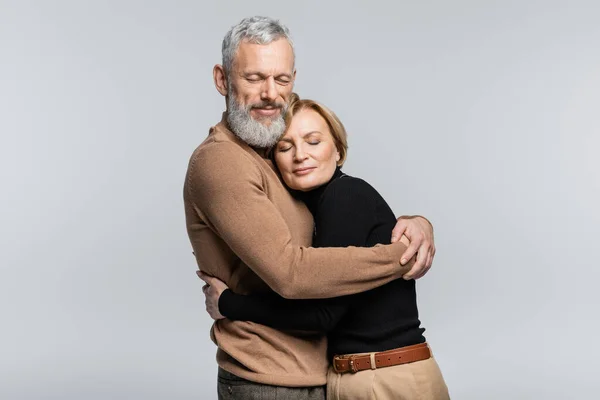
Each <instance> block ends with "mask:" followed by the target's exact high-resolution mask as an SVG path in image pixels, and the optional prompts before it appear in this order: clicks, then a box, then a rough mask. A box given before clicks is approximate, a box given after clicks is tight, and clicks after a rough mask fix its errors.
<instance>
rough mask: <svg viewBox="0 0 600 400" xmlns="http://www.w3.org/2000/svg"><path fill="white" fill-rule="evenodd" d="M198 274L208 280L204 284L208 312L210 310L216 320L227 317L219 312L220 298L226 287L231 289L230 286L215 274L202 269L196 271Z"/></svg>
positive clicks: (209, 313)
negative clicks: (209, 273)
mask: <svg viewBox="0 0 600 400" xmlns="http://www.w3.org/2000/svg"><path fill="white" fill-rule="evenodd" d="M196 275H198V278H200V279H202V280H203V281H204V282H206V285H204V286H202V291H203V292H204V296H205V297H206V300H205V302H204V303H205V304H206V312H208V315H210V317H211V318H212V319H214V320H215V321H216V320H219V319H223V318H225V317H224V316H223V315H222V314H221V313H220V312H219V298H220V297H221V293H223V291H224V290H225V289H229V286H227V285H226V284H225V283H224V282H223V281H221V280H219V279H217V278H215V277H214V276H210V275H207V274H205V273H204V272H202V271H196Z"/></svg>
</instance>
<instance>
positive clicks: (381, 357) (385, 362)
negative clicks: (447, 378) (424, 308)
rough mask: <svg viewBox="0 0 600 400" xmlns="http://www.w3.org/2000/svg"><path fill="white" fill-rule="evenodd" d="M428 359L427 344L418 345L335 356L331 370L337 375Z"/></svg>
mask: <svg viewBox="0 0 600 400" xmlns="http://www.w3.org/2000/svg"><path fill="white" fill-rule="evenodd" d="M430 357H431V350H430V349H429V346H428V345H427V343H420V344H415V345H412V346H406V347H400V348H398V349H393V350H387V351H382V352H380V353H370V354H361V355H343V356H335V357H333V370H334V371H335V372H337V373H339V374H344V373H346V372H358V371H363V370H366V369H377V368H383V367H391V366H392V365H400V364H407V363H411V362H415V361H421V360H427V359H428V358H430Z"/></svg>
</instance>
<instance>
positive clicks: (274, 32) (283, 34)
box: [222, 16, 295, 75]
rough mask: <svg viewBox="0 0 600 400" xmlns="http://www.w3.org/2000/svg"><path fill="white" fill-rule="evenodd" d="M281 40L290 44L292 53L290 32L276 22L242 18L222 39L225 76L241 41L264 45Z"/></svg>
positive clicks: (269, 19) (266, 19)
mask: <svg viewBox="0 0 600 400" xmlns="http://www.w3.org/2000/svg"><path fill="white" fill-rule="evenodd" d="M282 38H283V39H286V40H287V41H288V42H289V43H290V46H292V52H293V51H294V43H293V42H292V38H291V37H290V31H289V29H288V28H287V27H286V26H285V25H283V24H282V23H280V22H279V21H278V20H276V19H273V18H269V17H258V16H257V17H248V18H244V19H243V20H241V21H240V22H239V23H238V24H237V25H234V26H233V27H231V29H230V30H229V32H227V34H226V35H225V38H224V39H223V47H222V53H223V68H224V69H225V74H226V75H229V72H231V69H232V67H233V60H234V59H235V54H236V53H237V50H238V47H239V46H240V43H241V42H242V41H247V42H250V43H255V44H261V45H265V44H269V43H271V42H274V41H275V40H278V39H282ZM294 58H295V56H294Z"/></svg>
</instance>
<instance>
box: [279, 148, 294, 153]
mask: <svg viewBox="0 0 600 400" xmlns="http://www.w3.org/2000/svg"><path fill="white" fill-rule="evenodd" d="M291 148H292V146H285V147H278V148H277V151H278V152H280V153H285V152H286V151H288V150H289V149H291Z"/></svg>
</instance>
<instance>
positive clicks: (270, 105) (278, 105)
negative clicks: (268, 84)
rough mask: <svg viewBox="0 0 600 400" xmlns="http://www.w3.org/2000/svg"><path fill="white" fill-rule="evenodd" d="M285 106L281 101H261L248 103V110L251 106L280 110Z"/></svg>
mask: <svg viewBox="0 0 600 400" xmlns="http://www.w3.org/2000/svg"><path fill="white" fill-rule="evenodd" d="M284 107H285V104H283V103H270V102H269V103H266V102H262V103H254V104H250V105H249V107H248V111H249V110H251V109H253V108H271V109H273V108H279V109H280V110H281V109H283V108H284Z"/></svg>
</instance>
